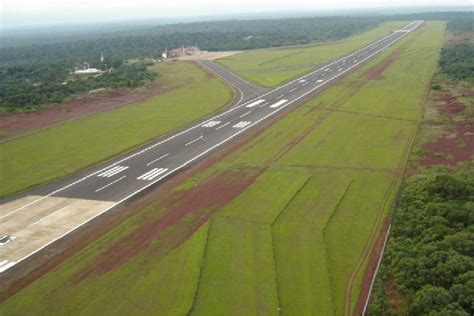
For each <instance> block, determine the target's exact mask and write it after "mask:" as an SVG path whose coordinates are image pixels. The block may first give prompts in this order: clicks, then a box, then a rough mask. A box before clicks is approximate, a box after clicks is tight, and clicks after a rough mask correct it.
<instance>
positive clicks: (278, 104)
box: [270, 100, 288, 108]
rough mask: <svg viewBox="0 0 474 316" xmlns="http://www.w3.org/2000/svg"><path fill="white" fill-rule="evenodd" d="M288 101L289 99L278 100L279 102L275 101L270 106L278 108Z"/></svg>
mask: <svg viewBox="0 0 474 316" xmlns="http://www.w3.org/2000/svg"><path fill="white" fill-rule="evenodd" d="M286 101H288V100H280V101H278V102H277V103H274V104H272V105H270V107H271V108H277V107H279V106H280V105H282V104H284V103H286Z"/></svg>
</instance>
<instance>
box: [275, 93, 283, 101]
mask: <svg viewBox="0 0 474 316" xmlns="http://www.w3.org/2000/svg"><path fill="white" fill-rule="evenodd" d="M284 96H285V95H284V94H280V95H279V96H277V97H276V98H275V99H277V100H278V99H281V98H283V97H284Z"/></svg>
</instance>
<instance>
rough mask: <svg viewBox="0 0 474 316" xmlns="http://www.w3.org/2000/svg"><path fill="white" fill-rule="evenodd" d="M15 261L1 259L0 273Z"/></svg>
mask: <svg viewBox="0 0 474 316" xmlns="http://www.w3.org/2000/svg"><path fill="white" fill-rule="evenodd" d="M15 263H16V262H15V261H10V262H8V260H3V261H2V262H0V273H2V272H3V271H5V270H7V269H8V268H10V267H12V266H14V265H15Z"/></svg>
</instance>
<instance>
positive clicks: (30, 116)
mask: <svg viewBox="0 0 474 316" xmlns="http://www.w3.org/2000/svg"><path fill="white" fill-rule="evenodd" d="M168 89H170V87H165V86H163V85H159V84H151V85H149V86H148V87H147V88H146V89H145V91H141V92H136V91H135V92H131V91H128V90H126V89H121V90H118V91H113V92H108V93H106V94H105V95H87V94H86V95H82V96H76V97H73V99H72V100H70V101H66V102H63V103H61V104H58V105H53V106H50V107H47V108H44V109H40V110H38V111H35V112H26V113H12V114H7V115H4V116H0V131H1V133H2V134H3V135H0V140H1V141H5V140H7V139H8V138H11V137H13V136H16V135H19V134H22V133H26V132H31V131H34V130H37V129H42V128H46V127H50V126H52V125H55V124H58V123H61V122H65V121H69V120H73V119H76V118H79V117H84V116H87V115H91V114H94V113H99V112H104V111H108V110H112V109H116V108H119V107H122V106H124V105H128V104H131V103H134V102H139V101H143V100H145V99H147V98H149V97H151V96H155V95H158V94H160V93H163V92H164V91H165V90H168Z"/></svg>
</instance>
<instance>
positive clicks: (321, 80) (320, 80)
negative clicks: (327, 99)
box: [316, 79, 324, 83]
mask: <svg viewBox="0 0 474 316" xmlns="http://www.w3.org/2000/svg"><path fill="white" fill-rule="evenodd" d="M323 81H324V80H323V79H319V80H318V81H316V82H318V83H319V82H323Z"/></svg>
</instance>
